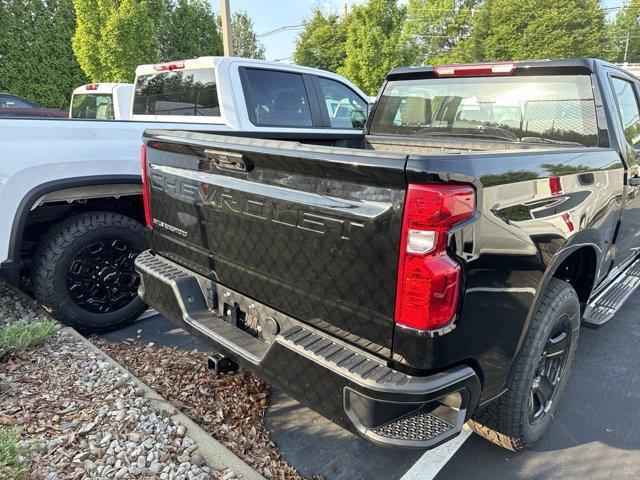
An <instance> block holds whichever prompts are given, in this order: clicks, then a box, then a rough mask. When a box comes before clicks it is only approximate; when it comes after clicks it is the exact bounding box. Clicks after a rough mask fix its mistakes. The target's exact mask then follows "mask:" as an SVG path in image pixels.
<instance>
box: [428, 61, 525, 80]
mask: <svg viewBox="0 0 640 480" xmlns="http://www.w3.org/2000/svg"><path fill="white" fill-rule="evenodd" d="M515 69H516V66H515V64H513V63H477V64H461V65H437V66H435V67H433V73H435V74H436V76H438V77H480V76H483V75H510V74H512V73H513V71H514V70H515Z"/></svg>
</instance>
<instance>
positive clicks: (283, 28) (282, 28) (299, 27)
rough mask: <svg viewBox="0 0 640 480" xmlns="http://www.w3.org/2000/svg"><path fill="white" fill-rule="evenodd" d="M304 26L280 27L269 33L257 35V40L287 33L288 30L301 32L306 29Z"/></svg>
mask: <svg viewBox="0 0 640 480" xmlns="http://www.w3.org/2000/svg"><path fill="white" fill-rule="evenodd" d="M304 27H305V26H304V25H302V24H301V25H285V26H284V27H278V28H276V29H274V30H269V31H268V32H264V33H261V34H260V35H256V37H257V38H262V37H268V36H269V35H275V34H276V33H280V32H285V31H287V30H299V29H301V28H304Z"/></svg>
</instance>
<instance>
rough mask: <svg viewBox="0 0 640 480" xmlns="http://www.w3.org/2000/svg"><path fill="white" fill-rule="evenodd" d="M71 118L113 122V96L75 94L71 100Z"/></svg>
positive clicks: (104, 94)
mask: <svg viewBox="0 0 640 480" xmlns="http://www.w3.org/2000/svg"><path fill="white" fill-rule="evenodd" d="M71 118H87V119H92V120H113V119H115V113H114V110H113V96H112V95H111V94H107V93H80V94H74V95H73V98H72V99H71Z"/></svg>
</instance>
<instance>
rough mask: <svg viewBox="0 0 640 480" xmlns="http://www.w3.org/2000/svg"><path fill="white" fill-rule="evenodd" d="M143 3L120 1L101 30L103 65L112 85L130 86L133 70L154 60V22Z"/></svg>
mask: <svg viewBox="0 0 640 480" xmlns="http://www.w3.org/2000/svg"><path fill="white" fill-rule="evenodd" d="M150 13H151V9H150V8H149V4H148V3H147V2H146V0H121V1H120V4H119V5H118V7H117V8H116V9H114V10H113V11H112V14H111V15H110V16H109V19H108V20H107V23H106V24H105V26H104V28H103V29H102V42H101V44H100V45H101V47H102V48H101V53H102V60H103V65H104V67H105V68H106V70H107V72H109V80H111V81H113V82H131V81H133V78H134V76H135V69H136V67H137V66H138V65H140V64H142V63H150V62H154V61H155V60H156V59H157V58H158V52H159V49H160V45H159V42H158V39H157V36H156V33H157V31H156V23H155V22H156V20H155V19H153V17H152V16H151V15H150Z"/></svg>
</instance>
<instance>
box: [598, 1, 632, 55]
mask: <svg viewBox="0 0 640 480" xmlns="http://www.w3.org/2000/svg"><path fill="white" fill-rule="evenodd" d="M627 36H628V37H629V46H628V50H627V61H628V62H640V0H630V1H629V2H628V3H626V5H625V6H624V7H623V8H621V9H620V10H618V13H617V14H616V18H615V20H614V22H613V23H612V24H611V25H610V27H609V30H608V35H607V37H608V39H609V43H608V45H607V46H608V51H607V52H606V54H605V57H606V58H607V59H608V60H610V61H612V62H622V61H624V51H625V47H626V42H627Z"/></svg>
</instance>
